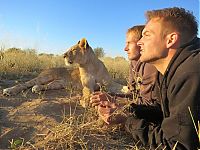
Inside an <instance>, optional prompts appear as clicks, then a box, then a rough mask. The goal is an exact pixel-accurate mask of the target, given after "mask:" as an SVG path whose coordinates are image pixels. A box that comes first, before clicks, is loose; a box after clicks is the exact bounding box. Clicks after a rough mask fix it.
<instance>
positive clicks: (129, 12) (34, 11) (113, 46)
mask: <svg viewBox="0 0 200 150" xmlns="http://www.w3.org/2000/svg"><path fill="white" fill-rule="evenodd" d="M174 6H178V7H184V8H186V9H187V10H190V11H192V12H193V14H194V15H195V16H196V18H197V20H200V19H199V16H200V13H199V9H200V8H199V0H137V1H136V0H0V46H4V47H6V48H8V47H18V48H23V49H25V48H34V49H36V50H37V52H38V53H42V52H44V53H53V54H62V53H64V52H65V50H66V49H67V48H69V47H70V46H72V45H74V44H75V43H77V42H78V40H80V39H81V38H82V37H85V38H86V39H87V40H88V42H89V44H90V45H91V46H92V47H93V48H96V47H102V48H103V49H104V51H105V53H106V55H107V56H113V57H115V56H123V57H126V54H125V52H124V51H123V49H124V45H125V33H126V30H127V29H128V28H129V27H131V26H133V25H137V24H144V23H145V16H144V13H145V12H146V11H147V10H152V9H159V8H165V7H174Z"/></svg>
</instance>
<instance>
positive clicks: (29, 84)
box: [3, 76, 53, 96]
mask: <svg viewBox="0 0 200 150" xmlns="http://www.w3.org/2000/svg"><path fill="white" fill-rule="evenodd" d="M52 80H53V79H52V77H48V76H45V77H42V76H41V77H40V76H39V77H36V78H34V79H32V80H30V81H27V82H25V83H22V84H18V85H15V86H13V87H10V88H6V89H4V90H3V94H4V95H6V96H11V95H15V94H17V93H19V92H21V91H23V90H26V89H28V88H30V87H32V86H34V85H36V84H46V83H48V82H50V81H52Z"/></svg>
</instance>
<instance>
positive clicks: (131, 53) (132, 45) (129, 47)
mask: <svg viewBox="0 0 200 150" xmlns="http://www.w3.org/2000/svg"><path fill="white" fill-rule="evenodd" d="M137 41H138V40H136V37H135V34H134V33H127V35H126V46H125V48H124V50H125V51H126V52H127V56H128V59H129V60H138V59H139V58H140V47H139V46H138V45H137Z"/></svg>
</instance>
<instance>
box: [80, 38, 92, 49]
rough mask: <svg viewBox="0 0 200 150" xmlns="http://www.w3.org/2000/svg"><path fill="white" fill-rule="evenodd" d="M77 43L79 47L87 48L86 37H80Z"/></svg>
mask: <svg viewBox="0 0 200 150" xmlns="http://www.w3.org/2000/svg"><path fill="white" fill-rule="evenodd" d="M78 44H79V46H80V47H81V48H84V49H87V48H88V46H89V44H88V42H87V40H86V38H82V39H81V40H80V41H79V42H78Z"/></svg>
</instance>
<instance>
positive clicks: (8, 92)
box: [3, 88, 17, 96]
mask: <svg viewBox="0 0 200 150" xmlns="http://www.w3.org/2000/svg"><path fill="white" fill-rule="evenodd" d="M15 94H17V93H15V92H14V91H13V89H12V88H6V89H3V95H4V96H11V95H15Z"/></svg>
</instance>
